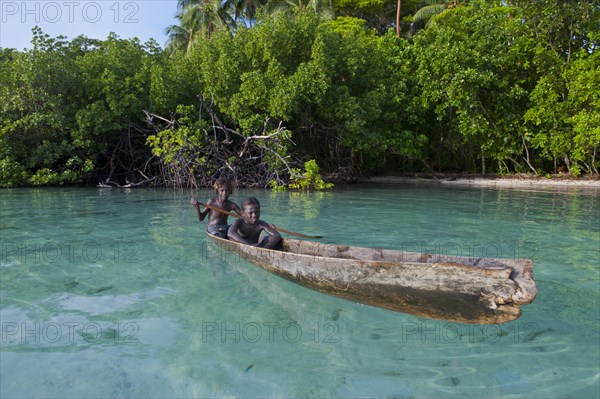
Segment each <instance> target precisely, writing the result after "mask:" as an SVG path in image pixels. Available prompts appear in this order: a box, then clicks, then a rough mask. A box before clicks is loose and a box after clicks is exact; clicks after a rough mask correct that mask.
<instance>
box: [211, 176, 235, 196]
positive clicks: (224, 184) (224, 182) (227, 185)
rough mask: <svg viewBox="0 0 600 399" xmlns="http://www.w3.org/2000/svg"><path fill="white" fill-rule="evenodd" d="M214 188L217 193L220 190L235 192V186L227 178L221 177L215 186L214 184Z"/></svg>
mask: <svg viewBox="0 0 600 399" xmlns="http://www.w3.org/2000/svg"><path fill="white" fill-rule="evenodd" d="M213 188H214V189H215V191H219V189H220V188H223V189H226V190H227V191H229V192H232V191H233V185H232V184H231V182H230V181H229V180H228V179H227V178H225V177H219V178H218V179H217V181H216V182H215V184H213Z"/></svg>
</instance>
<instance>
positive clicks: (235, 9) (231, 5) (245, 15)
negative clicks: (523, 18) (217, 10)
mask: <svg viewBox="0 0 600 399" xmlns="http://www.w3.org/2000/svg"><path fill="white" fill-rule="evenodd" d="M266 4H267V0H225V2H224V3H223V8H224V9H226V10H229V12H230V13H233V20H234V21H235V23H236V25H237V24H238V23H239V22H244V23H248V26H249V27H250V28H252V23H253V22H254V21H255V20H256V14H257V12H258V10H259V9H260V8H261V7H264V6H265V5H266Z"/></svg>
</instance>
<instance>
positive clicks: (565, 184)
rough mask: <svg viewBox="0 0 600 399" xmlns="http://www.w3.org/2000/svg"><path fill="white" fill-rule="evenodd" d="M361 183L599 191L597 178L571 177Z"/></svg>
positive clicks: (387, 179)
mask: <svg viewBox="0 0 600 399" xmlns="http://www.w3.org/2000/svg"><path fill="white" fill-rule="evenodd" d="M362 182H363V183H375V184H402V183H427V184H443V185H447V186H471V187H473V186H477V187H507V188H557V189H558V188H569V187H573V188H586V189H588V188H589V189H595V190H600V179H599V178H580V179H576V178H573V177H565V176H559V177H552V178H550V179H548V178H545V177H537V176H531V175H517V176H514V175H513V176H494V175H489V176H483V175H471V176H465V175H445V174H441V175H437V174H435V175H410V176H408V175H404V176H374V177H369V178H365V179H362Z"/></svg>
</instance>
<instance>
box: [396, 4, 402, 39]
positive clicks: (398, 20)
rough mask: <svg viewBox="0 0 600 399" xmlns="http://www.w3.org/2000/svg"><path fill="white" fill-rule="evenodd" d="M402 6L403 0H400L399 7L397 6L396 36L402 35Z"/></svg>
mask: <svg viewBox="0 0 600 399" xmlns="http://www.w3.org/2000/svg"><path fill="white" fill-rule="evenodd" d="M401 8H402V0H398V7H397V8H396V36H398V37H400V15H401V13H400V10H401Z"/></svg>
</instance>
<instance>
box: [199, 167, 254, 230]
mask: <svg viewBox="0 0 600 399" xmlns="http://www.w3.org/2000/svg"><path fill="white" fill-rule="evenodd" d="M213 188H214V189H215V192H216V193H217V197H216V198H212V199H209V200H208V202H207V205H209V206H214V207H216V208H220V209H223V210H224V211H235V212H236V213H237V214H238V215H240V216H241V215H242V210H241V209H240V207H239V206H238V205H237V204H236V203H235V202H232V201H229V196H230V195H231V193H232V192H233V186H232V184H231V182H230V181H229V180H227V179H225V178H223V177H220V178H219V179H217V181H216V182H215V184H214V185H213ZM190 204H192V205H193V206H195V207H196V213H198V219H200V221H203V220H204V218H205V217H206V215H207V214H209V213H210V216H209V217H208V225H207V226H206V231H207V232H208V233H209V234H212V235H215V236H217V237H221V238H227V230H228V229H229V224H227V215H226V214H225V213H221V212H219V211H215V210H213V209H209V208H208V207H205V208H204V209H203V210H202V211H200V204H199V203H198V201H196V199H195V198H192V199H191V200H190Z"/></svg>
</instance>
